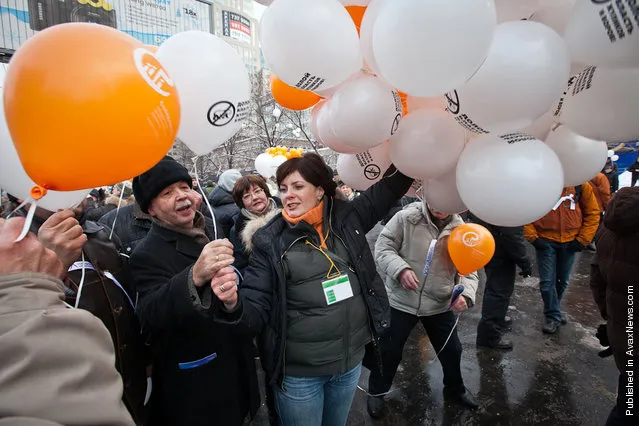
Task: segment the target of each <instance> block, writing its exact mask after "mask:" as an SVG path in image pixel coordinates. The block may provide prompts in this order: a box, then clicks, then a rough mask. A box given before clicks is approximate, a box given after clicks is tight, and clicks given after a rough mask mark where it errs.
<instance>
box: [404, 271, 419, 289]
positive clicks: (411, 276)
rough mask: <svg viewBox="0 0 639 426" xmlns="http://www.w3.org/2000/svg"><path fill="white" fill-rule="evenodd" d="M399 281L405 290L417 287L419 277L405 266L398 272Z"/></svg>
mask: <svg viewBox="0 0 639 426" xmlns="http://www.w3.org/2000/svg"><path fill="white" fill-rule="evenodd" d="M399 282H400V283H401V284H402V287H404V288H405V289H406V290H417V289H418V288H419V279H418V278H417V275H415V272H413V270H412V269H410V268H406V269H404V270H403V271H402V272H400V273H399Z"/></svg>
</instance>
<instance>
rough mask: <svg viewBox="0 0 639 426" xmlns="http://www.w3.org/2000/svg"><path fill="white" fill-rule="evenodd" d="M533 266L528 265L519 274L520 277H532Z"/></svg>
mask: <svg viewBox="0 0 639 426" xmlns="http://www.w3.org/2000/svg"><path fill="white" fill-rule="evenodd" d="M532 273H533V271H532V265H528V266H526V267H524V268H521V271H520V272H519V275H521V277H522V278H528V277H532Z"/></svg>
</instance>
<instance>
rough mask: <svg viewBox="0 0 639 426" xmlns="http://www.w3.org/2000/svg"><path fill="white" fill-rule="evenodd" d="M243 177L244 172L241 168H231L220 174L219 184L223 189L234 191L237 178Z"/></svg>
mask: <svg viewBox="0 0 639 426" xmlns="http://www.w3.org/2000/svg"><path fill="white" fill-rule="evenodd" d="M241 177H242V173H240V171H239V170H236V169H230V170H227V171H225V172H224V173H222V174H221V175H220V178H219V179H218V180H217V184H218V186H220V187H221V188H222V189H224V190H226V191H228V192H233V187H234V186H235V182H237V180H238V179H239V178H241Z"/></svg>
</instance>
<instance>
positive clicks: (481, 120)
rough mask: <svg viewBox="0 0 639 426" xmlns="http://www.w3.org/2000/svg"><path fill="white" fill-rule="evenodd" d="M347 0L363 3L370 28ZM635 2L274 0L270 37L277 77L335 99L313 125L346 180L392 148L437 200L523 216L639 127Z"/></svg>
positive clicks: (356, 181)
mask: <svg viewBox="0 0 639 426" xmlns="http://www.w3.org/2000/svg"><path fill="white" fill-rule="evenodd" d="M344 6H360V7H367V8H366V10H365V12H364V14H363V19H362V21H361V27H359V28H358V27H357V22H355V24H354V22H353V19H352V18H351V16H349V13H348V12H347V10H346V9H345V8H344ZM636 10H637V9H636V5H635V4H634V2H633V1H630V0H618V1H611V0H455V1H450V0H429V1H422V0H372V1H370V0H339V1H338V0H275V1H273V2H272V4H271V5H270V7H269V8H268V9H267V10H266V12H265V13H264V15H263V18H262V22H261V43H262V48H263V53H264V57H265V59H266V61H267V62H268V64H269V65H270V67H271V69H272V70H273V71H274V73H275V74H276V75H277V76H278V77H279V78H280V79H282V80H283V81H284V82H285V83H287V84H289V85H291V86H294V87H297V88H299V89H303V90H310V91H313V92H315V93H317V94H319V95H321V96H323V97H325V98H327V99H326V101H324V102H321V103H320V104H318V105H316V106H315V107H314V109H313V110H312V112H311V123H310V127H311V131H312V134H313V135H314V137H315V138H316V139H317V140H319V141H321V142H322V143H324V144H325V145H327V146H329V147H330V148H332V149H333V150H335V151H337V152H339V153H341V154H340V156H339V158H338V162H337V171H338V173H339V175H340V178H341V179H342V180H343V181H344V182H345V183H347V184H348V185H350V186H352V187H353V188H355V189H360V190H363V189H366V188H367V187H368V186H370V185H371V184H372V183H374V182H376V181H377V180H379V179H380V178H381V175H382V173H383V172H384V170H385V169H386V168H387V167H388V166H389V165H390V164H391V163H394V164H395V165H396V166H397V168H398V169H399V170H401V171H402V172H403V173H404V174H406V175H409V176H411V177H414V178H416V179H420V180H421V181H423V188H424V196H425V197H426V199H427V200H428V202H429V203H430V204H431V205H432V206H433V207H434V208H436V209H437V210H440V211H442V212H446V213H455V212H459V211H463V210H465V209H466V208H469V209H470V210H471V211H472V212H473V213H474V214H476V215H477V216H478V217H480V218H482V219H484V220H486V221H488V222H491V223H494V224H498V225H503V226H517V225H522V224H526V223H530V222H533V221H535V220H537V219H539V218H540V217H542V216H543V215H545V214H546V213H547V212H548V211H549V210H550V209H551V208H552V207H553V205H554V204H555V203H556V201H557V199H558V198H559V197H560V196H561V192H562V188H563V187H564V186H572V185H579V184H582V183H584V182H587V181H588V180H589V179H591V178H592V177H594V176H595V175H596V174H597V173H598V172H599V171H600V170H601V169H602V167H603V165H604V163H605V161H606V158H607V151H608V150H607V145H606V143H605V142H603V141H609V142H613V141H619V142H622V141H628V140H632V139H634V138H637V137H639V120H636V118H635V117H634V116H635V115H636V111H638V110H639V20H638V19H639V18H638V17H637V14H636ZM358 31H359V34H358ZM571 75H572V76H571ZM400 91H401V92H404V93H401V92H400ZM403 100H405V102H402V101H403ZM406 110H407V111H406ZM551 129H552V130H551ZM542 141H545V142H542Z"/></svg>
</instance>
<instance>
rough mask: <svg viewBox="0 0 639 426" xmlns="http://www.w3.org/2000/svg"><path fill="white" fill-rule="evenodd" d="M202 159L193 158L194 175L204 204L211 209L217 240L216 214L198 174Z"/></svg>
mask: <svg viewBox="0 0 639 426" xmlns="http://www.w3.org/2000/svg"><path fill="white" fill-rule="evenodd" d="M198 158H200V157H199V155H198V156H195V157H194V158H193V170H194V174H195V180H196V182H197V187H198V188H199V189H200V193H202V198H204V202H205V203H206V207H208V208H209V212H210V213H211V219H213V234H214V238H213V239H214V240H217V223H215V213H213V208H212V207H211V204H210V203H209V198H208V196H207V195H206V193H205V192H204V190H203V189H202V185H201V184H200V177H199V176H198V174H197V159H198Z"/></svg>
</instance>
